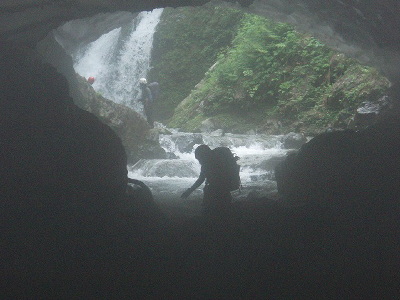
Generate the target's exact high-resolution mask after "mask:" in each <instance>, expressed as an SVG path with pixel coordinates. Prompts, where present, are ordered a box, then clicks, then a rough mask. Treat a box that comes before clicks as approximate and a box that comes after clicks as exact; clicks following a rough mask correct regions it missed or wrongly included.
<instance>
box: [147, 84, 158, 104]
mask: <svg viewBox="0 0 400 300" xmlns="http://www.w3.org/2000/svg"><path fill="white" fill-rule="evenodd" d="M147 87H148V88H149V89H150V92H151V96H152V98H153V101H155V100H156V99H157V97H158V93H159V91H160V87H159V84H158V82H152V83H149V84H148V85H147Z"/></svg>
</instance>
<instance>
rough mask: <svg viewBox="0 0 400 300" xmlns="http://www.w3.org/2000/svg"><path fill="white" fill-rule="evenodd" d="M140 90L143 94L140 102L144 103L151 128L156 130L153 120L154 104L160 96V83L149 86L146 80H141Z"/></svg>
mask: <svg viewBox="0 0 400 300" xmlns="http://www.w3.org/2000/svg"><path fill="white" fill-rule="evenodd" d="M139 85H140V90H141V92H142V95H141V98H140V99H139V101H140V102H142V103H143V107H144V113H145V115H146V118H147V123H149V125H150V127H151V128H154V120H153V103H154V101H155V98H156V97H157V96H158V83H157V82H152V83H150V84H147V79H146V78H140V79H139Z"/></svg>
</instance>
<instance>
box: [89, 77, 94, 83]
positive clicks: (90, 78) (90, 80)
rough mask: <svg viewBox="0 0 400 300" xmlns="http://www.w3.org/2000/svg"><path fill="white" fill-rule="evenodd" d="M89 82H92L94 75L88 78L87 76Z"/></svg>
mask: <svg viewBox="0 0 400 300" xmlns="http://www.w3.org/2000/svg"><path fill="white" fill-rule="evenodd" d="M87 81H88V82H89V83H90V84H93V82H94V77H93V76H90V77H89V78H88V80H87Z"/></svg>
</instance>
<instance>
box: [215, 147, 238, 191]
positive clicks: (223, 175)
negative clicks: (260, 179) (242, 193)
mask: <svg viewBox="0 0 400 300" xmlns="http://www.w3.org/2000/svg"><path fill="white" fill-rule="evenodd" d="M212 152H213V156H214V162H215V166H214V168H215V170H216V172H218V173H219V174H218V175H217V176H219V178H220V179H221V180H220V181H222V182H223V184H224V185H225V186H228V188H229V191H236V190H238V189H240V187H241V184H240V174H239V172H240V165H238V164H237V161H238V160H239V157H238V156H236V155H234V154H233V153H232V151H231V150H230V149H229V148H228V147H217V148H215V149H213V150H212Z"/></svg>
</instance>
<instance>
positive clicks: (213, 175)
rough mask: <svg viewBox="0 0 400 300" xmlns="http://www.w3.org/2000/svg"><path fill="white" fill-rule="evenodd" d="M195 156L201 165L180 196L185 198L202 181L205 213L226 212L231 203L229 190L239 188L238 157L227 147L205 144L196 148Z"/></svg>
mask: <svg viewBox="0 0 400 300" xmlns="http://www.w3.org/2000/svg"><path fill="white" fill-rule="evenodd" d="M194 154H195V157H196V159H197V160H198V161H199V163H200V165H201V171H200V175H199V177H198V179H197V180H196V182H195V183H194V184H193V185H192V186H191V187H190V188H188V189H187V190H186V191H185V192H184V193H183V194H182V195H181V198H187V197H188V196H189V195H190V194H191V193H192V192H193V191H194V190H195V189H197V188H198V187H199V186H200V185H201V184H202V183H203V182H204V181H205V186H204V189H203V208H204V213H205V214H213V213H224V212H228V210H229V209H230V207H231V204H232V195H231V191H233V190H237V189H239V188H240V176H239V170H240V166H239V165H238V164H237V163H236V161H237V160H238V159H239V158H238V157H237V156H234V155H233V154H232V152H231V150H230V149H229V148H227V147H218V148H215V149H214V150H211V148H210V147H209V146H207V145H200V146H198V147H197V148H196V150H195V152H194Z"/></svg>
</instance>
